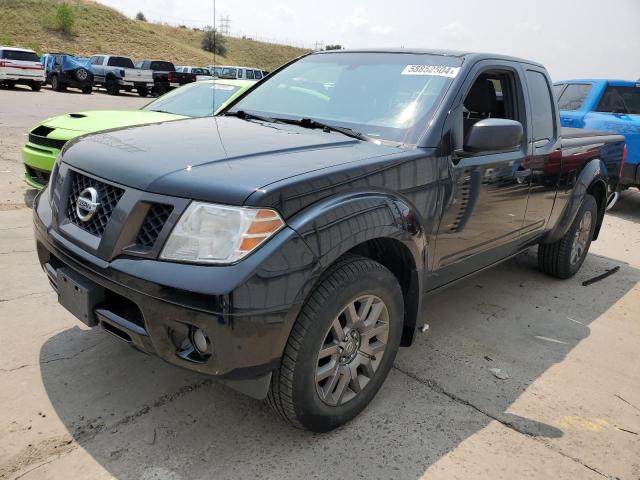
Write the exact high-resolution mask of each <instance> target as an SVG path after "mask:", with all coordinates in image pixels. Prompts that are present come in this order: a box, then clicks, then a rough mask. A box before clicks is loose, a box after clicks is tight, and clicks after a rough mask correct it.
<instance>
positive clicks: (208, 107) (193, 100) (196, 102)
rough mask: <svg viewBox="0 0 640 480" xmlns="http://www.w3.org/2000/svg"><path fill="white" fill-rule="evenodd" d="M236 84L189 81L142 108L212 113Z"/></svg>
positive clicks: (201, 114) (200, 114) (190, 114)
mask: <svg viewBox="0 0 640 480" xmlns="http://www.w3.org/2000/svg"><path fill="white" fill-rule="evenodd" d="M238 90H240V87H239V86H237V85H225V84H219V83H212V82H197V83H190V84H188V85H185V86H184V87H180V88H177V89H175V90H172V91H171V92H169V93H167V94H166V95H163V96H162V97H160V98H158V99H157V100H154V101H153V102H151V103H149V104H148V105H146V106H145V107H144V108H143V110H150V111H158V112H166V113H173V114H175V115H185V116H188V117H206V116H210V115H213V112H215V111H217V110H218V109H219V108H220V107H221V106H222V104H224V103H225V102H226V101H227V100H229V98H231V96H232V95H233V94H235V93H236V92H238Z"/></svg>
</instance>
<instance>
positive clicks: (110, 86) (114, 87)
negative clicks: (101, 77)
mask: <svg viewBox="0 0 640 480" xmlns="http://www.w3.org/2000/svg"><path fill="white" fill-rule="evenodd" d="M104 87H105V88H106V89H107V93H108V94H109V95H120V86H119V85H118V82H117V81H116V79H115V78H113V77H109V78H107V80H106V82H105V84H104Z"/></svg>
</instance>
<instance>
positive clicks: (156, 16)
mask: <svg viewBox="0 0 640 480" xmlns="http://www.w3.org/2000/svg"><path fill="white" fill-rule="evenodd" d="M101 3H104V4H107V5H110V6H112V7H115V8H117V9H118V10H120V11H121V12H123V13H125V14H127V15H129V16H134V15H135V14H136V12H138V11H142V12H143V13H144V14H145V16H146V17H147V19H149V20H152V21H162V22H168V23H171V24H176V25H177V24H185V25H188V26H203V25H205V24H211V23H213V0H182V1H180V0H140V1H132V0H101ZM221 15H225V16H226V15H228V16H229V17H230V23H231V32H232V34H235V35H238V34H245V35H247V36H250V37H254V38H263V39H273V40H277V41H280V42H282V41H289V42H291V43H293V44H297V45H304V46H308V47H313V45H314V44H315V42H323V43H324V44H333V43H338V44H341V45H344V46H346V47H348V48H357V47H400V46H404V47H421V48H446V49H453V50H471V51H487V52H494V53H505V54H510V55H516V56H520V57H524V58H528V59H531V60H535V61H538V62H541V63H543V64H545V65H546V66H547V68H548V69H549V72H550V73H551V76H552V78H553V79H554V80H560V79H563V78H577V77H583V78H584V77H600V78H623V79H630V80H635V79H637V78H638V77H640V32H639V28H640V27H639V26H640V0H607V1H603V0H555V1H552V0H530V1H528V2H524V1H521V0H520V1H518V0H423V1H420V0H384V1H383V0H367V1H366V2H365V1H364V0H362V1H351V0H324V1H322V2H305V1H301V0H272V1H267V0H218V1H217V4H216V16H217V17H220V16H221ZM216 23H217V22H216Z"/></svg>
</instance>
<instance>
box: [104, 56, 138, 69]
mask: <svg viewBox="0 0 640 480" xmlns="http://www.w3.org/2000/svg"><path fill="white" fill-rule="evenodd" d="M107 65H108V66H109V67H121V68H135V67H134V66H133V61H131V59H130V58H127V57H109V61H108V62H107Z"/></svg>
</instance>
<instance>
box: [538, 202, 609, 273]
mask: <svg viewBox="0 0 640 480" xmlns="http://www.w3.org/2000/svg"><path fill="white" fill-rule="evenodd" d="M597 220H598V203H597V202H596V199H595V198H593V196H592V195H588V194H587V195H585V197H584V200H582V205H580V209H579V210H578V213H577V215H576V218H575V219H574V220H573V223H572V224H571V226H570V227H569V230H567V233H565V234H564V236H563V237H562V238H560V240H558V241H556V242H555V243H549V244H540V245H539V246H538V267H539V268H540V270H542V271H543V272H544V273H546V274H548V275H551V276H553V277H557V278H562V279H565V278H570V277H572V276H574V275H575V274H576V273H577V272H578V270H580V267H581V266H582V264H583V262H584V259H585V258H586V257H587V252H588V251H589V247H590V246H591V240H592V239H593V234H594V232H595V229H596V223H597Z"/></svg>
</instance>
